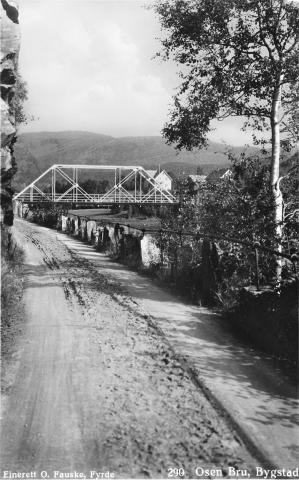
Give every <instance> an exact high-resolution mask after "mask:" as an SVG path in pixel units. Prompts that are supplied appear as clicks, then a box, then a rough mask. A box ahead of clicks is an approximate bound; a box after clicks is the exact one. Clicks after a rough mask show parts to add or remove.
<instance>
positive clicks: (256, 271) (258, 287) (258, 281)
mask: <svg viewBox="0 0 299 480" xmlns="http://www.w3.org/2000/svg"><path fill="white" fill-rule="evenodd" d="M259 246H260V244H259V242H254V244H253V248H254V254H255V280H256V289H257V291H259V290H260V272H259V252H258V247H259Z"/></svg>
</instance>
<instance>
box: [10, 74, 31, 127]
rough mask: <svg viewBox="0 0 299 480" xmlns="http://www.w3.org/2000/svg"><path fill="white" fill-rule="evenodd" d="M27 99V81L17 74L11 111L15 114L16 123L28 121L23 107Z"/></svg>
mask: <svg viewBox="0 0 299 480" xmlns="http://www.w3.org/2000/svg"><path fill="white" fill-rule="evenodd" d="M26 100H28V87H27V83H26V82H25V81H24V80H23V79H22V77H21V76H20V75H19V74H18V75H17V79H16V83H15V94H14V97H13V100H12V111H13V113H14V116H15V122H16V125H21V124H22V123H27V122H28V115H27V113H26V112H25V109H24V103H25V101H26Z"/></svg>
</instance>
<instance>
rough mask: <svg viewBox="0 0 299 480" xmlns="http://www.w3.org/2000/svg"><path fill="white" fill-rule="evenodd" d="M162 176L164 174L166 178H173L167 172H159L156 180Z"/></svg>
mask: <svg viewBox="0 0 299 480" xmlns="http://www.w3.org/2000/svg"><path fill="white" fill-rule="evenodd" d="M162 174H163V175H164V176H166V177H168V178H169V179H170V180H172V178H171V176H170V175H169V174H168V173H167V172H166V170H162V171H161V172H159V173H158V174H157V175H156V177H155V178H158V177H160V175H162Z"/></svg>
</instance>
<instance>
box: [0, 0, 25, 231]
mask: <svg viewBox="0 0 299 480" xmlns="http://www.w3.org/2000/svg"><path fill="white" fill-rule="evenodd" d="M0 15H1V19H0V22H1V132H2V133H1V223H2V224H4V225H12V223H13V210H12V195H13V192H12V189H11V181H12V177H13V176H14V174H15V173H16V170H17V168H16V162H15V158H14V154H13V146H14V143H15V141H16V121H15V111H14V98H15V92H16V81H17V66H18V53H19V47H20V30H19V21H18V7H17V4H16V2H14V1H13V0H1V6H0Z"/></svg>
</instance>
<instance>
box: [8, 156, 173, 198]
mask: <svg viewBox="0 0 299 480" xmlns="http://www.w3.org/2000/svg"><path fill="white" fill-rule="evenodd" d="M65 170H67V171H69V170H71V173H70V175H69V173H67V172H66V171H65ZM78 170H103V171H104V170H105V171H107V170H108V171H109V170H110V171H112V172H114V185H113V186H112V187H111V188H110V189H109V190H108V191H107V192H105V193H103V194H91V193H87V192H86V191H85V190H84V189H83V188H82V186H80V184H79V181H78V176H79V175H78V173H79V172H78ZM47 175H48V176H51V177H50V179H49V181H48V183H47V185H46V188H45V187H42V186H41V182H42V181H45V178H46V176H47ZM57 177H60V178H63V179H64V181H66V182H67V185H68V188H67V189H66V191H65V192H63V193H57V192H56V182H57ZM129 182H130V183H129ZM49 187H50V188H49ZM14 200H15V201H19V202H22V203H30V204H31V203H41V202H47V203H72V204H81V205H82V204H85V205H86V204H87V205H88V204H97V205H98V204H105V205H109V204H125V203H128V204H174V203H177V200H176V198H175V196H174V195H173V194H172V193H171V192H170V191H169V190H166V189H164V188H163V186H162V185H161V184H160V183H159V182H157V181H156V180H155V179H154V178H153V177H152V176H151V175H150V174H149V173H148V172H147V170H145V169H144V168H143V167H139V166H118V165H76V164H74V165H69V164H66V165H52V167H50V168H48V170H46V171H45V172H44V173H43V174H42V175H40V176H39V177H38V178H36V179H35V180H34V181H33V182H31V183H30V184H29V185H28V186H27V187H25V188H24V189H23V190H22V191H21V192H19V193H18V194H16V195H15V196H14Z"/></svg>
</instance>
